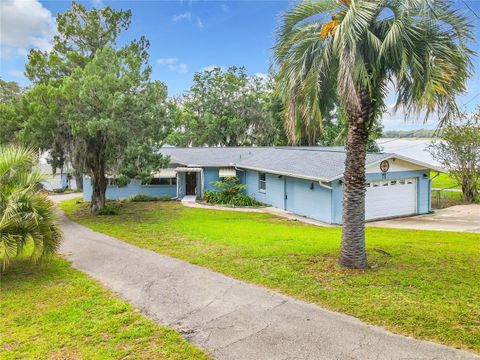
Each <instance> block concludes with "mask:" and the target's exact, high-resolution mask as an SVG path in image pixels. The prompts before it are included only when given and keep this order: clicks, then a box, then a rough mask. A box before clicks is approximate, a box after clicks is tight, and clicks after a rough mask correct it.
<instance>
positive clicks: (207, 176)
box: [203, 168, 220, 190]
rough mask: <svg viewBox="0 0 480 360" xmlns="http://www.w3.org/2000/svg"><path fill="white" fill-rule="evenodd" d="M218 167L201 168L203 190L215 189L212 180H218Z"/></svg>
mask: <svg viewBox="0 0 480 360" xmlns="http://www.w3.org/2000/svg"><path fill="white" fill-rule="evenodd" d="M218 171H219V169H218V168H203V190H215V186H213V185H212V182H215V181H218V180H220V177H219V176H218Z"/></svg>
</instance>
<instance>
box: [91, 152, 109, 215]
mask: <svg viewBox="0 0 480 360" xmlns="http://www.w3.org/2000/svg"><path fill="white" fill-rule="evenodd" d="M93 165H94V166H93V167H92V172H93V178H92V201H91V203H90V212H91V213H92V214H95V213H97V212H98V211H99V210H101V209H103V208H104V207H105V192H106V190H107V179H106V177H105V160H104V159H103V156H102V154H100V152H98V153H97V154H96V156H95V160H94V163H93Z"/></svg>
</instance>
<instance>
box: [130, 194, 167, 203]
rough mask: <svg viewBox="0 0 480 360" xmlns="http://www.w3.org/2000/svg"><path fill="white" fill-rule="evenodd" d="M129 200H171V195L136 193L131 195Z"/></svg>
mask: <svg viewBox="0 0 480 360" xmlns="http://www.w3.org/2000/svg"><path fill="white" fill-rule="evenodd" d="M129 200H130V201H131V202H147V201H160V200H162V201H169V200H172V196H171V195H168V194H164V195H162V196H157V195H147V194H137V195H133V196H132V197H130V199H129Z"/></svg>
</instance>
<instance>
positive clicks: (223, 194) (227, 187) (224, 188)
mask: <svg viewBox="0 0 480 360" xmlns="http://www.w3.org/2000/svg"><path fill="white" fill-rule="evenodd" d="M212 185H213V186H215V187H216V188H217V189H218V190H217V191H210V190H207V191H205V194H204V199H205V201H206V202H207V203H210V204H223V205H230V206H260V205H262V203H260V202H258V201H256V200H255V199H253V198H252V197H250V196H248V195H246V194H245V193H244V192H245V189H246V187H247V186H246V185H244V184H240V183H239V182H238V179H237V178H235V177H231V178H225V179H224V180H223V181H216V182H214V183H213V184H212Z"/></svg>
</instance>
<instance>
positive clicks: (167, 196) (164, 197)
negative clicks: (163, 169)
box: [161, 194, 172, 201]
mask: <svg viewBox="0 0 480 360" xmlns="http://www.w3.org/2000/svg"><path fill="white" fill-rule="evenodd" d="M161 199H162V200H163V201H170V200H172V196H171V195H168V194H165V195H162V197H161Z"/></svg>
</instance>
